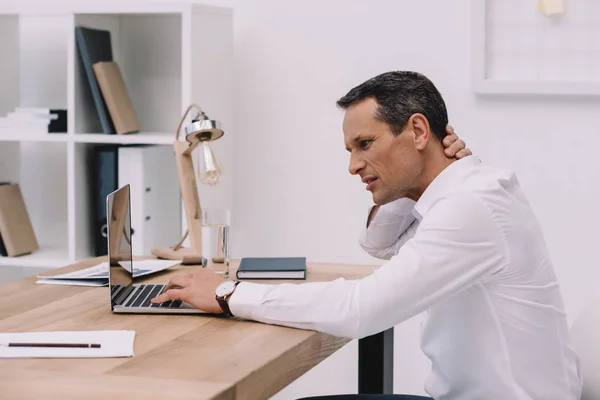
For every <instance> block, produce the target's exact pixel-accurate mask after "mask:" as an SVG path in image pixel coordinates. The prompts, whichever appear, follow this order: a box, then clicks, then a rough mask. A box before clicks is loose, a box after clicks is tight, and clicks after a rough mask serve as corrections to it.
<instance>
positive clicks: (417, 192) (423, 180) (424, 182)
mask: <svg viewBox="0 0 600 400" xmlns="http://www.w3.org/2000/svg"><path fill="white" fill-rule="evenodd" d="M425 157H427V158H424V161H423V165H424V167H423V172H422V173H421V176H420V177H419V179H418V181H417V182H415V183H416V184H415V186H414V189H413V190H412V191H411V192H410V193H409V194H408V196H407V197H408V198H410V199H412V200H414V201H418V200H419V198H421V196H422V195H423V193H424V192H425V190H426V189H427V188H428V187H429V185H430V184H431V182H433V180H434V179H435V178H436V177H437V176H438V175H439V174H440V173H442V171H443V170H445V169H446V168H447V167H448V166H450V165H451V164H452V163H454V162H455V161H457V160H456V158H448V157H446V156H445V155H444V153H441V156H439V155H437V154H436V155H435V156H433V157H431V156H428V155H426V156H425Z"/></svg>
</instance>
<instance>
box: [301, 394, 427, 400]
mask: <svg viewBox="0 0 600 400" xmlns="http://www.w3.org/2000/svg"><path fill="white" fill-rule="evenodd" d="M298 400H433V399H432V398H431V397H423V396H415V395H410V394H336V395H331V396H317V397H303V398H301V399H298Z"/></svg>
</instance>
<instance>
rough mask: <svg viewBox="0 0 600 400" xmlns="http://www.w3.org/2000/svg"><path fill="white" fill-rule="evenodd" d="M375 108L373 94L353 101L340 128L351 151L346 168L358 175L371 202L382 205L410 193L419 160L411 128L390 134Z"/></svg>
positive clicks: (416, 175)
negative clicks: (370, 197) (398, 133)
mask: <svg viewBox="0 0 600 400" xmlns="http://www.w3.org/2000/svg"><path fill="white" fill-rule="evenodd" d="M376 110H377V102H376V101H375V99H373V98H367V99H365V100H363V101H361V102H359V103H356V104H353V105H352V106H350V107H349V108H348V109H347V110H346V114H345V116H344V123H343V130H344V142H345V144H346V149H347V150H348V151H349V152H350V165H349V172H350V173H351V174H352V175H359V176H360V177H361V180H362V181H363V183H364V184H365V185H367V186H366V189H367V190H368V191H370V192H371V193H372V194H373V202H374V203H375V204H378V205H382V204H386V203H389V202H391V201H394V200H397V199H399V198H401V197H411V198H412V197H413V196H412V195H411V194H412V192H413V190H414V189H415V187H416V180H417V178H418V177H419V175H420V174H421V171H422V162H421V158H420V156H419V153H418V151H417V149H416V148H415V140H414V138H415V135H414V134H413V133H412V131H410V129H408V128H407V129H405V130H404V131H403V132H402V133H401V134H400V135H398V136H393V135H392V132H391V130H390V127H389V126H388V125H387V124H386V123H385V122H382V121H379V120H377V119H375V115H376ZM408 125H409V124H407V126H408Z"/></svg>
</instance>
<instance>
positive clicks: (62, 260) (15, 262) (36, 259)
mask: <svg viewBox="0 0 600 400" xmlns="http://www.w3.org/2000/svg"><path fill="white" fill-rule="evenodd" d="M65 246H66V243H65ZM71 263H72V261H70V260H69V255H68V251H67V249H66V248H64V249H59V248H52V247H49V248H40V250H38V251H36V252H34V253H32V254H26V255H23V256H19V257H0V266H15V267H26V268H49V269H51V268H59V267H64V266H65V265H69V264H71Z"/></svg>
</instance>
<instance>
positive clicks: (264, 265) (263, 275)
mask: <svg viewBox="0 0 600 400" xmlns="http://www.w3.org/2000/svg"><path fill="white" fill-rule="evenodd" d="M236 276H237V278H238V279H306V257H245V258H242V259H241V260H240V266H239V267H238V270H237V273H236Z"/></svg>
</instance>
